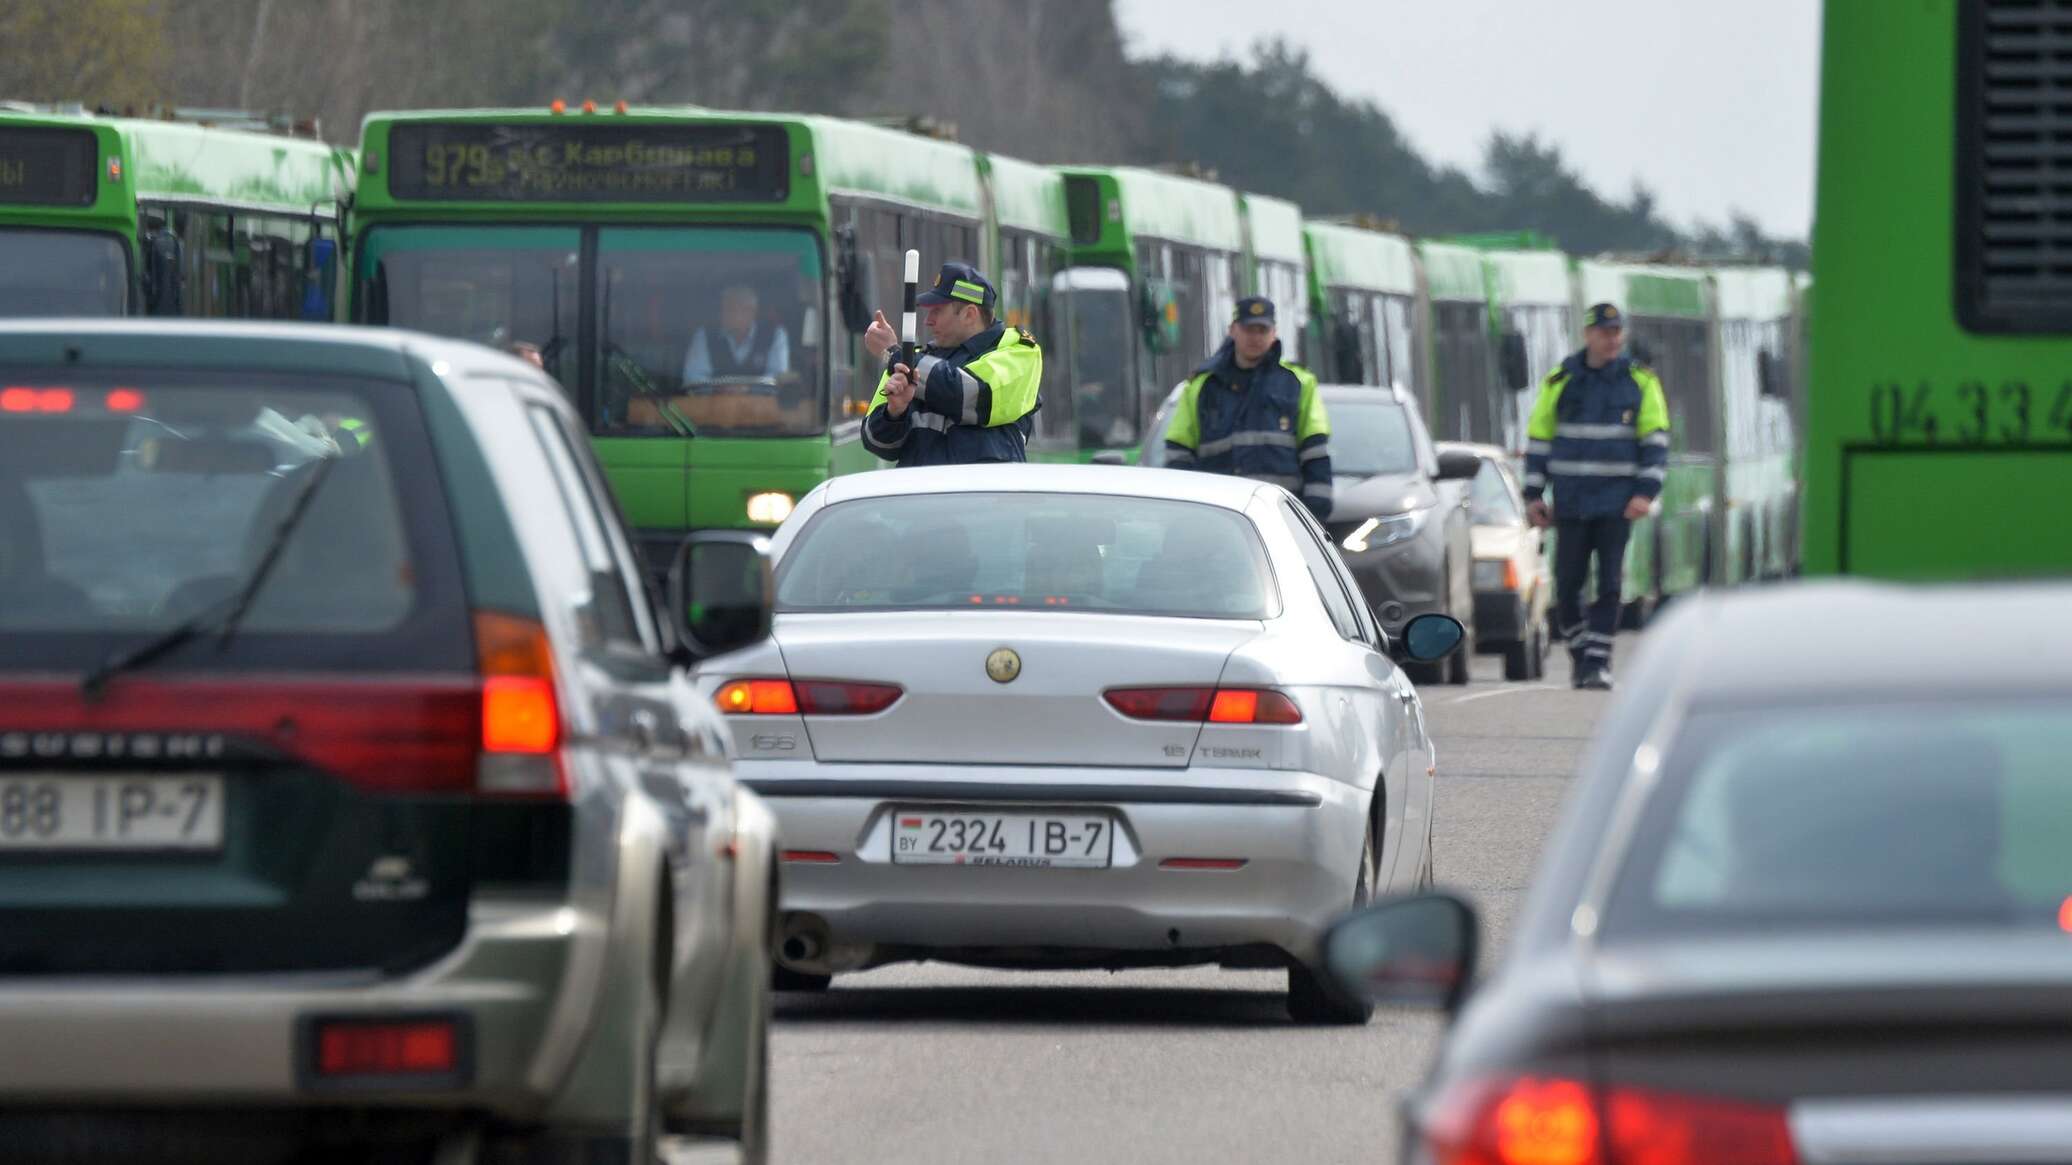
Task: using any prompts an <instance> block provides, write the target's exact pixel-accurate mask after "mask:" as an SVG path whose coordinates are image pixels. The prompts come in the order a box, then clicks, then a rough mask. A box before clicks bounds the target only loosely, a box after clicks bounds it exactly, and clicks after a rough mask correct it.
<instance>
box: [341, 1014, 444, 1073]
mask: <svg viewBox="0 0 2072 1165" xmlns="http://www.w3.org/2000/svg"><path fill="white" fill-rule="evenodd" d="M460 1067H461V1033H460V1028H459V1025H458V1024H456V1023H455V1022H454V1021H453V1020H451V1019H415V1020H357V1019H354V1020H325V1021H322V1022H319V1023H318V1024H317V1025H316V1074H317V1075H318V1076H319V1077H322V1078H326V1079H335V1078H339V1077H352V1076H452V1075H455V1074H456V1073H458V1072H459V1071H460Z"/></svg>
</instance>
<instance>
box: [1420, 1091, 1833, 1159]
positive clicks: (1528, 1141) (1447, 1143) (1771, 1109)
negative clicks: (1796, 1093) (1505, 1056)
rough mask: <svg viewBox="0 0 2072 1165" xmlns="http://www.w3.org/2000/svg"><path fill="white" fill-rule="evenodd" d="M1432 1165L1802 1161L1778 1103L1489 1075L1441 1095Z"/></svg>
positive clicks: (1430, 1142)
mask: <svg viewBox="0 0 2072 1165" xmlns="http://www.w3.org/2000/svg"><path fill="white" fill-rule="evenodd" d="M1425 1140H1426V1149H1427V1151H1428V1152H1429V1154H1430V1157H1431V1160H1432V1161H1433V1163H1434V1165H1611V1163H1613V1162H1616V1165H1797V1161H1798V1153H1797V1150H1796V1149H1795V1148H1794V1147H1793V1145H1792V1141H1791V1127H1790V1125H1789V1123H1788V1121H1787V1119H1786V1114H1785V1110H1784V1109H1783V1108H1781V1107H1777V1106H1772V1105H1762V1104H1751V1103H1749V1102H1746V1101H1740V1100H1723V1099H1718V1098H1714V1097H1700V1096H1684V1095H1678V1094H1673V1093H1665V1092H1654V1091H1650V1090H1646V1089H1637V1088H1622V1087H1613V1088H1609V1089H1603V1090H1599V1089H1593V1088H1591V1087H1590V1086H1589V1085H1587V1084H1584V1083H1582V1082H1580V1081H1576V1080H1566V1079H1560V1078H1535V1077H1523V1078H1518V1079H1512V1080H1497V1081H1483V1082H1480V1083H1477V1084H1470V1085H1466V1086H1463V1087H1459V1088H1456V1089H1454V1090H1452V1091H1450V1092H1449V1093H1448V1095H1446V1096H1445V1097H1442V1098H1441V1099H1440V1101H1439V1103H1438V1104H1437V1106H1436V1107H1435V1108H1434V1110H1433V1114H1432V1117H1431V1120H1430V1122H1429V1125H1428V1126H1427V1128H1426V1130H1425Z"/></svg>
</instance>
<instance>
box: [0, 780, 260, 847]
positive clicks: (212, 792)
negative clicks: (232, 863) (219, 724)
mask: <svg viewBox="0 0 2072 1165" xmlns="http://www.w3.org/2000/svg"><path fill="white" fill-rule="evenodd" d="M221 848H223V778H222V777H220V776H216V775H213V774H211V775H182V776H163V777H162V776H143V775H126V776H113V775H111V776H83V775H73V774H70V773H67V774H62V775H60V774H55V773H28V774H24V775H21V776H0V853H5V852H8V851H10V850H216V849H221Z"/></svg>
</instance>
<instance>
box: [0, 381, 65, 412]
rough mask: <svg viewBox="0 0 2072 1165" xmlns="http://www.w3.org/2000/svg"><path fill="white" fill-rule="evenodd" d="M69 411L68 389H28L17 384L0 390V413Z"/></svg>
mask: <svg viewBox="0 0 2072 1165" xmlns="http://www.w3.org/2000/svg"><path fill="white" fill-rule="evenodd" d="M71 411H72V390H71V389H69V388H29V387H27V386H24V385H19V384H16V385H9V386H8V387H6V388H0V413H69V412H71Z"/></svg>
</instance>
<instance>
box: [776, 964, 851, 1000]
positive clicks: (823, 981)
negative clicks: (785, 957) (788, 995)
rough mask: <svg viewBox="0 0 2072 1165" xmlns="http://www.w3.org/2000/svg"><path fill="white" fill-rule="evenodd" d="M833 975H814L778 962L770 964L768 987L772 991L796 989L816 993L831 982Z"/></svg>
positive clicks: (823, 989)
mask: <svg viewBox="0 0 2072 1165" xmlns="http://www.w3.org/2000/svg"><path fill="white" fill-rule="evenodd" d="M834 980H835V977H834V976H833V975H815V974H812V973H811V972H808V971H794V970H792V969H791V968H790V967H787V966H784V965H782V964H780V963H773V964H771V966H770V989H771V990H772V991H796V992H800V993H805V994H813V995H818V994H819V993H821V992H822V991H825V990H827V987H828V984H830V983H833V982H834Z"/></svg>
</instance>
